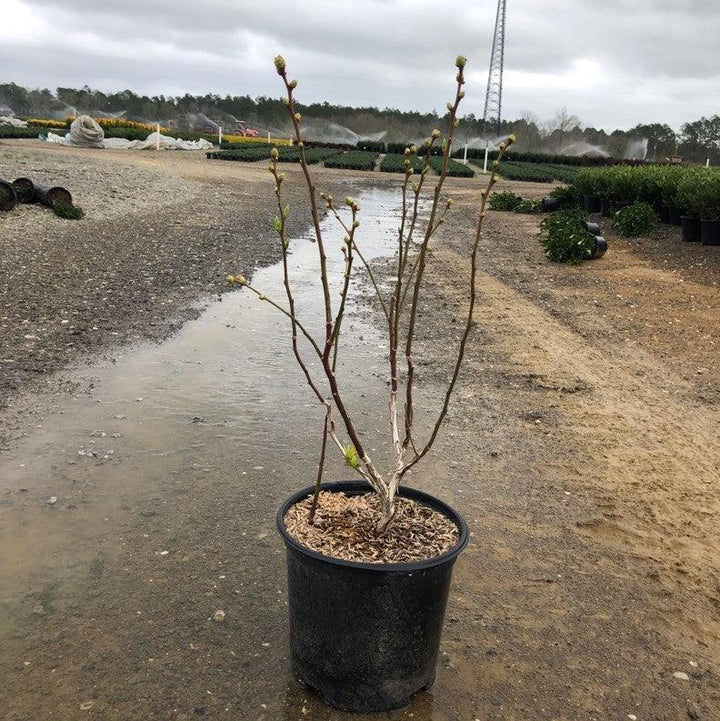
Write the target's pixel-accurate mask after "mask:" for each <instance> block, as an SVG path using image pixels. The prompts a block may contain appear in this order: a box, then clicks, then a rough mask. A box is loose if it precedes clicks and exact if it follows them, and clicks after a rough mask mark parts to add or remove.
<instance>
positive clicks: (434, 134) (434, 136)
mask: <svg viewBox="0 0 720 721" xmlns="http://www.w3.org/2000/svg"><path fill="white" fill-rule="evenodd" d="M441 135H442V133H441V132H440V131H439V130H438V129H437V128H435V130H433V131H432V133H430V137H431V138H432V139H433V140H437V139H438V138H439V137H440V136H441Z"/></svg>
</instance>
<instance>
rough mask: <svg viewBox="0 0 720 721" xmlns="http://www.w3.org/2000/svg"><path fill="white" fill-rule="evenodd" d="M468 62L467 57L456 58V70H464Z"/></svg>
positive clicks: (459, 56)
mask: <svg viewBox="0 0 720 721" xmlns="http://www.w3.org/2000/svg"><path fill="white" fill-rule="evenodd" d="M466 62H467V58H466V57H464V56H463V55H458V56H457V57H456V58H455V67H456V68H464V67H465V63H466Z"/></svg>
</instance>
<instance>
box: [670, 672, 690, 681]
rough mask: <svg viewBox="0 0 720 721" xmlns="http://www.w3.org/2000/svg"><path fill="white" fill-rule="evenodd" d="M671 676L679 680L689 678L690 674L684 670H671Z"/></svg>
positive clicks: (687, 679)
mask: <svg viewBox="0 0 720 721" xmlns="http://www.w3.org/2000/svg"><path fill="white" fill-rule="evenodd" d="M673 678H679V679H680V680H681V681H689V680H690V676H688V675H687V674H686V673H685V671H673Z"/></svg>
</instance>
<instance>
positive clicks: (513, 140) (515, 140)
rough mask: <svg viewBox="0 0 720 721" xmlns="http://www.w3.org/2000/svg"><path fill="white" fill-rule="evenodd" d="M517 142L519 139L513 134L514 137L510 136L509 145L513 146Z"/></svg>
mask: <svg viewBox="0 0 720 721" xmlns="http://www.w3.org/2000/svg"><path fill="white" fill-rule="evenodd" d="M516 142H517V137H516V136H515V134H514V133H513V134H512V135H508V139H507V144H508V145H512V144H513V143H516Z"/></svg>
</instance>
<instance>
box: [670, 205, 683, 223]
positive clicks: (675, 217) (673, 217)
mask: <svg viewBox="0 0 720 721" xmlns="http://www.w3.org/2000/svg"><path fill="white" fill-rule="evenodd" d="M682 213H683V212H682V208H679V207H678V206H677V205H668V223H670V225H682V220H681V218H682Z"/></svg>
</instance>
